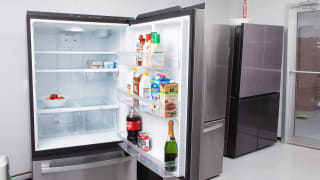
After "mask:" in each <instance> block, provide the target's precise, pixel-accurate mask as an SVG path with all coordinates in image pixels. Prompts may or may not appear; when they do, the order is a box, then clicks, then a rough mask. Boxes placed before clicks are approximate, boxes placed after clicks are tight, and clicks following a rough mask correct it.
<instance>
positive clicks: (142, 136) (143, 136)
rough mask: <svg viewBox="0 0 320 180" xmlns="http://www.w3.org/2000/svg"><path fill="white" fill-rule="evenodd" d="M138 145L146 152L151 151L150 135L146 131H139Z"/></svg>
mask: <svg viewBox="0 0 320 180" xmlns="http://www.w3.org/2000/svg"><path fill="white" fill-rule="evenodd" d="M138 146H139V148H140V149H142V150H143V151H145V152H147V151H150V137H149V135H148V134H147V133H146V132H143V131H140V132H139V133H138Z"/></svg>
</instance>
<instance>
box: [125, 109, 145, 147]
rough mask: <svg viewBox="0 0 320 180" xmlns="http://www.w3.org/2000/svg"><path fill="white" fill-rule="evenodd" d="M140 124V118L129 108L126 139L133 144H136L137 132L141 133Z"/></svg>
mask: <svg viewBox="0 0 320 180" xmlns="http://www.w3.org/2000/svg"><path fill="white" fill-rule="evenodd" d="M141 122H142V118H141V116H140V115H139V114H138V113H137V112H136V111H135V110H134V108H133V107H131V108H130V112H129V114H128V115H127V132H128V135H127V139H128V141H130V142H132V143H133V144H137V140H138V139H137V138H138V132H139V131H141Z"/></svg>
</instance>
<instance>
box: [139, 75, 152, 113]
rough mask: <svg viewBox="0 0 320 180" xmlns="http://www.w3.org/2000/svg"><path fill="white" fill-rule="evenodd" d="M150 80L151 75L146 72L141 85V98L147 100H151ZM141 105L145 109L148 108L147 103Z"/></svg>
mask: <svg viewBox="0 0 320 180" xmlns="http://www.w3.org/2000/svg"><path fill="white" fill-rule="evenodd" d="M150 82H151V80H150V78H149V73H147V72H144V73H142V77H141V80H140V84H139V96H140V97H144V98H146V99H150ZM140 105H141V106H142V107H143V108H145V107H144V106H147V104H146V103H144V102H140Z"/></svg>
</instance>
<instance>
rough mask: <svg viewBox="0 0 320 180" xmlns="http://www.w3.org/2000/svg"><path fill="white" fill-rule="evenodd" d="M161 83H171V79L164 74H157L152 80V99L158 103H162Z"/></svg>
mask: <svg viewBox="0 0 320 180" xmlns="http://www.w3.org/2000/svg"><path fill="white" fill-rule="evenodd" d="M160 83H170V79H168V78H166V75H164V74H157V76H156V77H154V78H152V80H151V98H152V99H153V100H155V101H157V102H159V101H160Z"/></svg>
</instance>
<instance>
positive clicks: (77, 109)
mask: <svg viewBox="0 0 320 180" xmlns="http://www.w3.org/2000/svg"><path fill="white" fill-rule="evenodd" d="M203 14H204V12H203V10H200V9H194V8H188V9H181V8H179V7H174V8H169V9H166V10H162V11H156V12H152V13H147V14H143V15H139V16H138V17H136V18H125V17H106V16H91V15H78V14H59V13H44V12H28V13H27V26H28V49H29V77H30V78H29V79H30V81H29V82H30V84H29V85H30V102H31V105H30V110H31V130H32V131H31V132H32V160H33V178H34V179H35V180H37V179H105V178H106V177H107V179H121V180H125V179H130V180H132V179H136V177H137V176H138V178H139V179H140V180H142V179H166V178H173V179H174V178H180V179H192V178H191V176H195V177H199V173H201V170H200V169H199V164H200V162H199V159H200V158H199V157H200V155H199V154H200V150H201V149H200V147H199V146H198V144H197V142H200V141H202V140H201V139H202V137H204V138H205V140H208V139H211V140H213V142H214V143H210V142H209V143H207V144H206V145H204V148H213V149H212V151H214V154H217V155H216V156H215V158H216V160H215V162H208V160H207V159H206V158H203V163H207V164H208V163H209V164H208V165H211V164H212V163H215V164H216V166H215V167H211V166H209V167H207V168H204V169H208V171H209V172H208V171H207V176H210V177H212V176H216V175H218V174H220V173H221V166H222V151H223V134H224V121H223V118H224V114H223V113H220V114H223V115H222V117H221V118H217V119H219V120H220V121H216V122H214V121H213V122H211V124H206V125H205V127H203V126H202V125H203V123H202V121H201V113H200V112H201V106H198V105H201V103H202V99H201V98H198V97H199V95H200V96H201V97H202V96H205V94H202V90H203V87H202V86H201V81H202V76H203V73H204V72H206V70H205V69H204V68H203V65H204V64H205V63H204V62H205V60H203V59H202V53H203V49H202V47H203V42H204V37H203V36H204V35H203V33H204V20H203V19H204V17H203ZM150 32H157V33H159V34H160V35H161V36H160V37H161V43H160V44H161V46H162V47H163V49H164V53H163V54H162V56H163V58H164V60H165V65H164V67H161V68H144V67H139V69H141V71H143V72H148V73H149V75H150V76H151V77H154V76H155V75H156V74H157V73H162V74H165V75H166V76H167V77H169V78H170V79H171V80H172V81H174V82H175V83H177V84H178V101H177V113H176V117H168V118H167V117H162V116H159V114H157V113H154V112H153V111H151V109H149V108H137V109H136V110H138V111H139V114H140V116H141V117H142V130H143V131H145V132H147V133H148V135H149V137H150V140H151V150H150V151H148V152H144V151H142V150H141V149H140V148H138V147H137V146H136V145H134V144H132V143H131V142H129V141H128V140H127V127H126V116H127V114H128V112H129V106H130V105H132V102H133V101H134V100H137V99H138V100H139V103H140V104H143V105H147V107H149V106H160V105H161V104H160V103H159V102H156V101H153V100H150V99H146V98H142V97H139V96H136V95H133V94H129V93H128V92H127V83H128V74H129V73H130V72H131V69H132V67H136V58H137V56H138V55H139V54H138V53H137V52H136V49H137V45H136V44H137V42H138V38H139V35H140V34H143V35H144V36H145V34H146V33H150ZM196 44H197V45H198V46H196ZM225 74H227V71H226V73H225ZM199 81H200V84H199ZM198 85H200V86H198ZM223 86H224V84H221V87H223ZM226 86H227V84H226V82H225V87H226ZM206 93H208V95H210V94H209V93H210V92H206ZM222 96H223V94H222ZM50 98H51V99H52V98H53V99H55V98H58V100H57V101H54V103H52V101H51V99H50ZM59 98H60V99H59ZM135 102H136V101H135ZM57 103H58V104H57ZM148 105H149V106H148ZM222 111H223V109H222ZM169 120H173V121H174V134H175V137H176V142H177V146H178V157H177V160H176V163H177V167H176V170H175V171H173V172H169V171H166V170H165V168H164V145H165V141H166V138H167V135H168V121H169ZM212 120H214V119H212ZM202 128H206V130H205V131H203V133H204V134H205V135H202V133H194V131H195V132H200V131H201V132H202V130H203V129H202ZM217 138H219V139H217ZM209 153H212V152H209ZM197 157H198V158H197ZM209 159H210V158H209ZM137 162H138V163H137ZM193 167H197V168H198V169H196V168H193ZM213 168H215V169H214V171H212V169H213ZM204 178H208V177H204ZM195 179H199V178H195Z"/></svg>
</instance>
